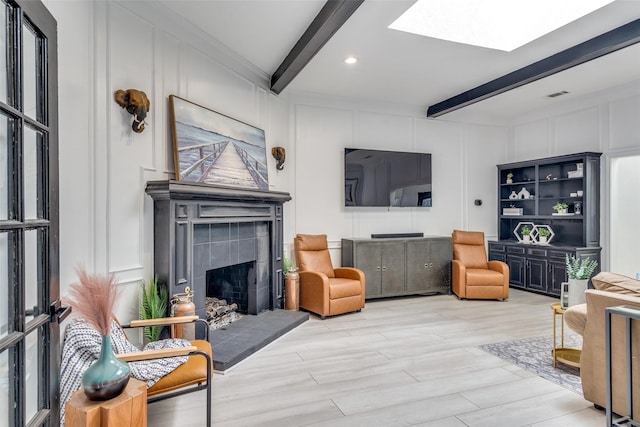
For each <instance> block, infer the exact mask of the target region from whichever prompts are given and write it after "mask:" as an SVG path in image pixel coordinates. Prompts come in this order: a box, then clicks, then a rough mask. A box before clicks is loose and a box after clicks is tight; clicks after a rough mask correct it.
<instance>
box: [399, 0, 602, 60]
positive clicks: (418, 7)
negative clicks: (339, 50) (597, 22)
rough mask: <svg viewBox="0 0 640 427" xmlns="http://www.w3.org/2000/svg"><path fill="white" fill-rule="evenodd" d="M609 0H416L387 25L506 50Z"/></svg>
mask: <svg viewBox="0 0 640 427" xmlns="http://www.w3.org/2000/svg"><path fill="white" fill-rule="evenodd" d="M612 2H613V0H560V1H559V0H535V1H523V0H483V1H478V0H418V1H417V2H416V3H415V4H414V5H413V6H411V7H410V8H409V9H408V10H407V11H406V12H405V13H403V14H402V15H401V16H400V17H399V18H398V19H396V20H395V21H394V22H393V24H391V25H389V28H391V29H394V30H399V31H405V32H409V33H414V34H419V35H422V36H427V37H434V38H438V39H443V40H450V41H454V42H458V43H464V44H470V45H474V46H481V47H487V48H490V49H499V50H504V51H507V52H510V51H512V50H514V49H517V48H518V47H520V46H523V45H525V44H527V43H529V42H531V41H532V40H535V39H537V38H538V37H541V36H543V35H545V34H547V33H550V32H551V31H553V30H556V29H558V28H560V27H562V26H563V25H566V24H568V23H569V22H572V21H575V20H576V19H578V18H580V17H582V16H584V15H587V14H589V13H591V12H593V11H594V10H596V9H599V8H601V7H602V6H604V5H606V4H609V3H612Z"/></svg>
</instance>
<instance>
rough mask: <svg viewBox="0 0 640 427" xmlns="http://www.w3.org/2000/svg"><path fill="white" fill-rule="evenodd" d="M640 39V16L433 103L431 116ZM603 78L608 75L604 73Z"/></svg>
mask: <svg viewBox="0 0 640 427" xmlns="http://www.w3.org/2000/svg"><path fill="white" fill-rule="evenodd" d="M639 41H640V19H636V20H635V21H631V22H629V23H628V24H625V25H622V26H620V27H618V28H615V29H613V30H611V31H608V32H606V33H604V34H601V35H599V36H596V37H594V38H592V39H590V40H587V41H586V42H583V43H580V44H577V45H575V46H573V47H570V48H568V49H565V50H563V51H561V52H558V53H556V54H554V55H551V56H549V57H547V58H544V59H542V60H540V61H537V62H534V63H533V64H530V65H527V66H526V67H523V68H520V69H519V70H516V71H513V72H511V73H509V74H505V75H504V76H501V77H498V78H497V79H495V80H491V81H490V82H488V83H485V84H482V85H480V86H477V87H475V88H473V89H470V90H468V91H465V92H462V93H460V94H458V95H456V96H453V97H451V98H448V99H445V100H444V101H441V102H438V103H436V104H433V105H431V106H429V108H428V109H427V117H438V116H442V115H443V114H446V113H450V112H452V111H455V110H458V109H460V108H463V107H466V106H467V105H471V104H474V103H476V102H479V101H482V100H484V99H487V98H490V97H492V96H495V95H499V94H501V93H504V92H507V91H509V90H511V89H515V88H517V87H520V86H523V85H526V84H527V83H531V82H534V81H536V80H540V79H542V78H544V77H547V76H550V75H552V74H555V73H558V72H560V71H564V70H566V69H568V68H571V67H575V66H576V65H580V64H584V63H585V62H588V61H591V60H592V59H596V58H600V57H601V56H604V55H607V54H609V53H612V52H615V51H617V50H620V49H623V48H625V47H627V46H630V45H633V44H635V43H638V42H639ZM603 78H605V79H606V78H607V77H606V76H603Z"/></svg>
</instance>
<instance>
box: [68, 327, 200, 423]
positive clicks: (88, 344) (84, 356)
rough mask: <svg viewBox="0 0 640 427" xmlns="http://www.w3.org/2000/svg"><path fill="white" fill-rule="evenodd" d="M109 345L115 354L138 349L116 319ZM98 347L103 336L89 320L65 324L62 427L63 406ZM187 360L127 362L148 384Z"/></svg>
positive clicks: (170, 344) (165, 344)
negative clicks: (128, 338)
mask: <svg viewBox="0 0 640 427" xmlns="http://www.w3.org/2000/svg"><path fill="white" fill-rule="evenodd" d="M111 345H112V347H113V351H114V353H116V354H120V353H131V352H134V351H140V350H139V349H138V348H137V347H135V346H134V345H133V344H131V343H130V342H129V341H128V340H127V337H126V336H125V335H124V332H123V331H122V329H121V328H120V326H119V325H118V324H117V323H116V322H113V324H112V326H111ZM189 345H191V344H190V343H189V341H187V340H183V339H168V340H161V341H155V342H151V343H149V344H147V345H146V346H145V347H144V350H157V349H163V348H180V347H187V346H189ZM101 346H102V336H101V335H100V333H98V331H96V330H95V329H93V327H92V326H91V325H89V323H87V322H85V321H83V320H74V321H72V323H71V324H70V325H68V326H67V329H66V331H65V335H64V344H63V347H62V362H61V366H60V426H62V427H64V406H65V404H66V403H67V401H68V400H69V399H71V395H72V394H73V392H75V391H76V390H78V389H80V388H81V380H82V374H83V373H84V371H86V370H87V368H89V367H90V366H91V365H92V364H93V363H94V362H95V361H96V360H98V358H99V356H100V347H101ZM186 361H187V357H186V356H179V357H170V358H165V359H154V360H144V361H140V362H130V363H129V368H131V376H132V377H133V378H136V379H138V380H141V381H144V382H146V383H147V387H151V386H152V385H154V384H155V383H156V382H158V380H159V379H160V378H162V377H163V376H165V375H167V374H168V373H170V372H172V371H173V370H174V369H176V368H177V367H178V366H180V365H181V364H183V363H184V362H186Z"/></svg>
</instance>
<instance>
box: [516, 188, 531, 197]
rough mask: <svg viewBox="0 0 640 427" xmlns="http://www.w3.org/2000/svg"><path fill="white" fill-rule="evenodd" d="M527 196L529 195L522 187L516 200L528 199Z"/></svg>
mask: <svg viewBox="0 0 640 427" xmlns="http://www.w3.org/2000/svg"><path fill="white" fill-rule="evenodd" d="M529 196H531V193H529V191H527V189H526V188H525V187H522V190H520V192H519V193H518V198H520V199H528V198H529Z"/></svg>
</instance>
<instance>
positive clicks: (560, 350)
mask: <svg viewBox="0 0 640 427" xmlns="http://www.w3.org/2000/svg"><path fill="white" fill-rule="evenodd" d="M551 310H552V311H553V349H552V350H551V354H552V355H553V367H554V368H555V367H556V364H557V363H558V362H562V363H564V364H567V365H570V366H575V367H576V368H579V367H580V353H581V351H580V349H577V348H566V347H565V346H564V311H565V310H564V309H563V308H562V306H561V305H560V303H559V302H554V303H553V304H551ZM557 316H560V346H559V347H558V344H557V341H556V336H557V335H558V333H557V332H558V331H557V324H556V318H557Z"/></svg>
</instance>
